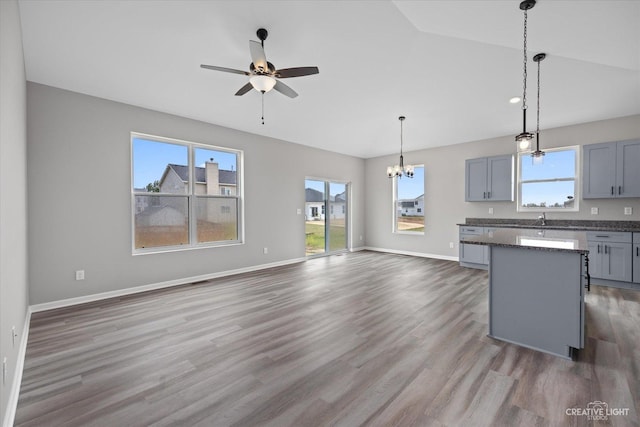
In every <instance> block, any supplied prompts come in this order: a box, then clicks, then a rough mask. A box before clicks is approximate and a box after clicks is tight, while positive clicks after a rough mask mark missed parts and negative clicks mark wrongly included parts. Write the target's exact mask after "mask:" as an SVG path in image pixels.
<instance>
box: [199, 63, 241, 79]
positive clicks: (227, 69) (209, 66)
mask: <svg viewBox="0 0 640 427" xmlns="http://www.w3.org/2000/svg"><path fill="white" fill-rule="evenodd" d="M200 68H206V69H207V70H215V71H224V72H225V73H234V74H244V75H245V76H250V75H251V73H249V72H248V71H242V70H235V69H233V68H226V67H217V66H215V65H205V64H200Z"/></svg>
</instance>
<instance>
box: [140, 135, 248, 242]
mask: <svg viewBox="0 0 640 427" xmlns="http://www.w3.org/2000/svg"><path fill="white" fill-rule="evenodd" d="M131 144H132V178H133V182H132V197H133V199H134V200H133V203H132V205H133V206H134V207H135V208H134V212H133V222H134V224H133V229H134V233H133V240H134V241H133V250H134V252H136V253H141V252H146V251H149V250H150V249H152V250H153V251H157V250H166V249H170V250H175V249H176V248H178V247H182V248H188V247H200V246H212V245H220V244H228V243H240V242H241V241H242V238H241V236H242V222H241V218H242V212H241V206H242V203H241V202H242V201H241V198H240V195H241V194H242V192H241V191H240V179H239V178H240V175H239V174H240V171H239V165H241V164H242V161H241V160H242V152H241V151H238V150H231V149H226V148H221V147H210V146H207V145H201V144H195V143H191V142H186V141H178V140H174V139H169V138H162V137H155V136H148V135H142V134H136V133H132V135H131Z"/></svg>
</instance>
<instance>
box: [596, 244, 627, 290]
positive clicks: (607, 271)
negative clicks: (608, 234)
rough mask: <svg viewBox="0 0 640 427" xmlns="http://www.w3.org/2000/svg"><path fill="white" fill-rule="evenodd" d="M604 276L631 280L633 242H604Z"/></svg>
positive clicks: (625, 280)
mask: <svg viewBox="0 0 640 427" xmlns="http://www.w3.org/2000/svg"><path fill="white" fill-rule="evenodd" d="M602 245H604V257H603V258H602V260H603V263H602V278H603V279H609V280H620V281H623V282H630V281H631V262H632V261H633V258H632V256H631V243H609V242H606V243H602Z"/></svg>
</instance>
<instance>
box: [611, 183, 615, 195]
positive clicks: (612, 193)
mask: <svg viewBox="0 0 640 427" xmlns="http://www.w3.org/2000/svg"><path fill="white" fill-rule="evenodd" d="M614 194H616V193H615V192H614V191H613V185H612V186H611V195H612V196H613V195H614Z"/></svg>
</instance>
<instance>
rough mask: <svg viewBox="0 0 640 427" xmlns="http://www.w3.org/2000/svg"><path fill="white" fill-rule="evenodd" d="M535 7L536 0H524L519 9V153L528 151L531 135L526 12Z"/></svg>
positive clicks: (517, 137) (517, 140) (517, 138)
mask: <svg viewBox="0 0 640 427" xmlns="http://www.w3.org/2000/svg"><path fill="white" fill-rule="evenodd" d="M535 5H536V0H524V1H523V2H521V3H520V9H521V10H523V11H524V36H523V40H524V60H523V65H524V73H523V80H522V82H523V83H522V86H523V90H522V133H520V134H518V135H516V142H517V143H518V150H519V151H529V150H530V149H531V140H532V139H533V134H532V133H530V132H527V11H528V10H529V9H532V8H533V6H535Z"/></svg>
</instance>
